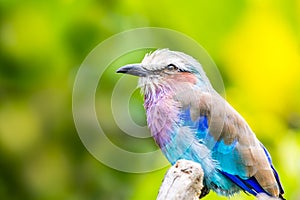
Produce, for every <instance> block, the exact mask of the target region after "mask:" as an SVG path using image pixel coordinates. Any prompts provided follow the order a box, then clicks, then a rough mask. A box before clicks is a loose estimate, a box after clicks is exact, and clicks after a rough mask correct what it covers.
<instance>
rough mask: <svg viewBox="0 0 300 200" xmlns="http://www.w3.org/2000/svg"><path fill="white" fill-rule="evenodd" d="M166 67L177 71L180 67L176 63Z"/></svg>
mask: <svg viewBox="0 0 300 200" xmlns="http://www.w3.org/2000/svg"><path fill="white" fill-rule="evenodd" d="M166 68H167V69H168V70H170V71H177V70H178V67H176V65H174V64H169V65H168V66H167V67H166Z"/></svg>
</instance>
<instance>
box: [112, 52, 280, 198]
mask: <svg viewBox="0 0 300 200" xmlns="http://www.w3.org/2000/svg"><path fill="white" fill-rule="evenodd" d="M116 72H117V73H123V74H129V75H134V76H138V77H139V80H138V87H139V88H140V89H141V93H142V95H143V96H144V108H145V111H146V118H147V124H148V127H149V129H150V132H151V136H152V137H153V138H154V140H155V142H156V144H157V145H158V147H159V148H160V149H161V151H162V153H163V154H164V156H165V157H166V158H167V160H168V161H169V162H170V163H171V164H172V165H174V164H175V163H176V161H178V160H180V159H186V160H191V161H194V162H197V163H200V165H201V167H202V168H203V171H204V181H203V184H204V187H203V189H202V192H201V196H200V197H199V198H203V197H204V196H205V195H207V194H208V193H209V192H210V190H212V191H214V192H216V193H217V194H218V195H221V196H226V197H231V196H233V195H235V194H237V193H239V192H240V191H243V192H245V193H247V194H251V195H254V196H258V195H259V194H264V195H267V196H270V197H275V198H278V199H284V197H283V194H284V190H283V187H282V185H281V182H280V178H279V175H278V173H277V171H276V170H275V167H274V166H273V164H272V159H271V155H270V154H269V152H268V151H267V149H266V148H265V147H264V145H263V144H262V143H261V142H260V141H259V140H258V139H257V137H256V135H255V133H254V132H253V131H252V129H251V128H250V126H249V125H248V123H247V122H246V121H245V119H244V118H243V117H242V116H241V115H240V114H239V113H238V112H237V111H236V110H235V109H234V108H233V107H232V106H231V105H230V104H229V103H228V102H227V101H226V100H225V99H224V98H223V97H222V96H221V95H220V94H218V92H217V91H216V90H215V89H214V88H213V86H212V84H211V83H210V81H209V79H208V77H207V76H206V74H205V71H204V70H203V67H202V65H201V64H200V62H198V61H197V60H196V59H194V58H193V57H192V56H190V55H187V54H185V53H183V52H179V51H172V50H169V49H157V50H155V51H153V52H150V53H147V54H146V55H145V57H144V58H143V60H142V61H141V63H135V64H127V65H125V66H123V67H121V68H119V69H118V70H117V71H116Z"/></svg>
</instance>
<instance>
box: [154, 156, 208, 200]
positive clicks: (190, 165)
mask: <svg viewBox="0 0 300 200" xmlns="http://www.w3.org/2000/svg"><path fill="white" fill-rule="evenodd" d="M203 176H204V174H203V170H202V168H201V165H200V164H199V163H196V162H193V161H189V160H178V161H177V162H176V164H175V165H173V166H172V167H171V168H170V169H169V170H168V172H167V173H166V175H165V177H164V180H163V183H162V185H161V187H160V190H159V193H158V196H157V200H170V199H172V200H183V199H185V200H189V199H193V200H198V199H199V196H200V195H201V189H202V188H203Z"/></svg>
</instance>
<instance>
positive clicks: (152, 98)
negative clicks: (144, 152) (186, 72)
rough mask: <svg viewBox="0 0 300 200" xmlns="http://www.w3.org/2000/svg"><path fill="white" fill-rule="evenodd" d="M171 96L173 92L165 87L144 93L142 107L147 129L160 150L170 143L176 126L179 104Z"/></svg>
mask: <svg viewBox="0 0 300 200" xmlns="http://www.w3.org/2000/svg"><path fill="white" fill-rule="evenodd" d="M173 96H174V91H173V90H172V89H171V88H170V87H167V86H163V87H157V88H155V89H153V90H149V91H148V92H147V93H145V102H144V107H145V109H146V113H147V123H148V127H149V129H150V132H151V134H152V137H153V138H154V140H155V141H156V143H157V144H158V145H159V147H160V148H162V147H164V146H165V145H166V144H168V143H169V142H170V140H171V139H172V134H174V129H175V128H176V124H178V120H179V119H178V112H179V105H178V104H179V103H178V102H176V101H175V100H174V98H173Z"/></svg>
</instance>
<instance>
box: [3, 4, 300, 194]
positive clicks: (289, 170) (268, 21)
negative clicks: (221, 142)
mask: <svg viewBox="0 0 300 200" xmlns="http://www.w3.org/2000/svg"><path fill="white" fill-rule="evenodd" d="M147 26H155V27H164V28H170V29H174V30H177V31H180V32H182V33H185V34H187V35H189V36H191V37H192V38H194V39H195V40H197V42H199V43H200V44H201V45H202V46H204V48H205V49H206V50H207V51H208V52H209V54H210V55H211V56H212V58H213V59H214V61H215V62H216V64H217V66H218V67H219V70H220V72H221V74H222V76H223V79H224V82H225V87H226V99H227V100H228V101H229V102H230V103H231V104H232V105H233V106H234V107H235V108H236V109H237V110H238V111H239V112H240V113H241V114H242V115H243V116H244V117H245V119H246V120H247V121H248V122H249V124H250V125H251V127H252V129H253V130H254V131H255V132H256V134H257V137H258V138H259V139H260V140H261V141H262V142H263V143H264V144H265V146H266V147H267V148H268V149H269V151H270V153H271V154H272V157H273V162H274V165H275V166H276V168H277V169H278V171H279V173H280V175H281V179H282V183H283V185H284V188H285V191H286V195H285V197H286V198H287V199H300V180H299V177H300V101H299V100H300V80H299V73H300V1H299V0H211V1H207V0H199V1H197V0H193V1H175V0H164V1H160V0H152V1H138V0H126V1H125V0H124V1H121V0H112V1H108V0H106V1H105V0H102V1H95V0H79V1H75V0H61V1H59V0H53V1H40V0H28V1H17V0H0V199H12V200H13V199H42V200H43V199H72V200H73V199H75V200H76V199H78V200H79V199H80V200H81V199H133V200H138V199H155V197H156V195H157V192H158V189H159V186H160V184H161V181H162V178H163V175H164V173H165V171H166V170H167V168H165V169H163V170H160V171H156V172H151V173H147V174H129V173H123V172H119V171H116V170H113V169H110V168H109V167H106V166H105V165H103V164H101V163H100V162H99V161H97V160H96V159H95V158H93V157H92V155H90V154H89V152H88V151H87V150H86V149H85V147H84V146H83V144H82V143H81V141H80V139H79V137H78V135H77V132H76V130H75V126H74V122H73V118H72V109H71V107H72V106H71V104H72V99H71V97H72V86H73V82H74V79H75V75H76V71H77V70H78V68H79V66H80V64H81V63H82V61H83V60H84V58H85V57H86V56H87V54H88V53H89V52H90V51H91V50H92V49H93V48H94V47H95V46H96V45H97V44H99V43H100V42H101V41H103V40H105V39H106V38H108V37H109V36H112V35H114V34H116V33H119V32H121V31H124V30H128V29H131V28H137V27H147ZM118 76H119V75H118ZM116 77H117V75H116ZM119 77H120V76H119ZM119 77H117V78H119ZM104 80H106V81H107V82H106V84H107V90H109V84H110V80H109V78H108V77H106V78H105V79H104ZM104 98H109V94H107V95H106V96H105V95H104ZM137 102H138V103H139V104H140V103H141V102H140V101H137ZM133 103H134V102H133ZM102 106H110V105H102ZM106 123H108V124H106V125H107V126H109V123H110V122H109V121H107V122H106ZM112 130H117V129H114V128H112ZM120 140H121V139H120ZM119 142H121V143H124V142H125V143H126V142H127V141H126V140H125V141H124V140H122V141H119ZM128 142H130V141H128ZM131 142H132V141H131ZM130 145H135V144H132V143H130ZM136 145H137V144H136ZM151 145H153V144H152V143H149V148H151ZM206 199H226V198H222V197H217V196H216V195H215V194H213V193H210V194H209V196H208V197H207V198H206ZM233 199H253V198H252V197H248V196H247V195H245V194H241V195H238V196H236V197H234V198H233Z"/></svg>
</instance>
